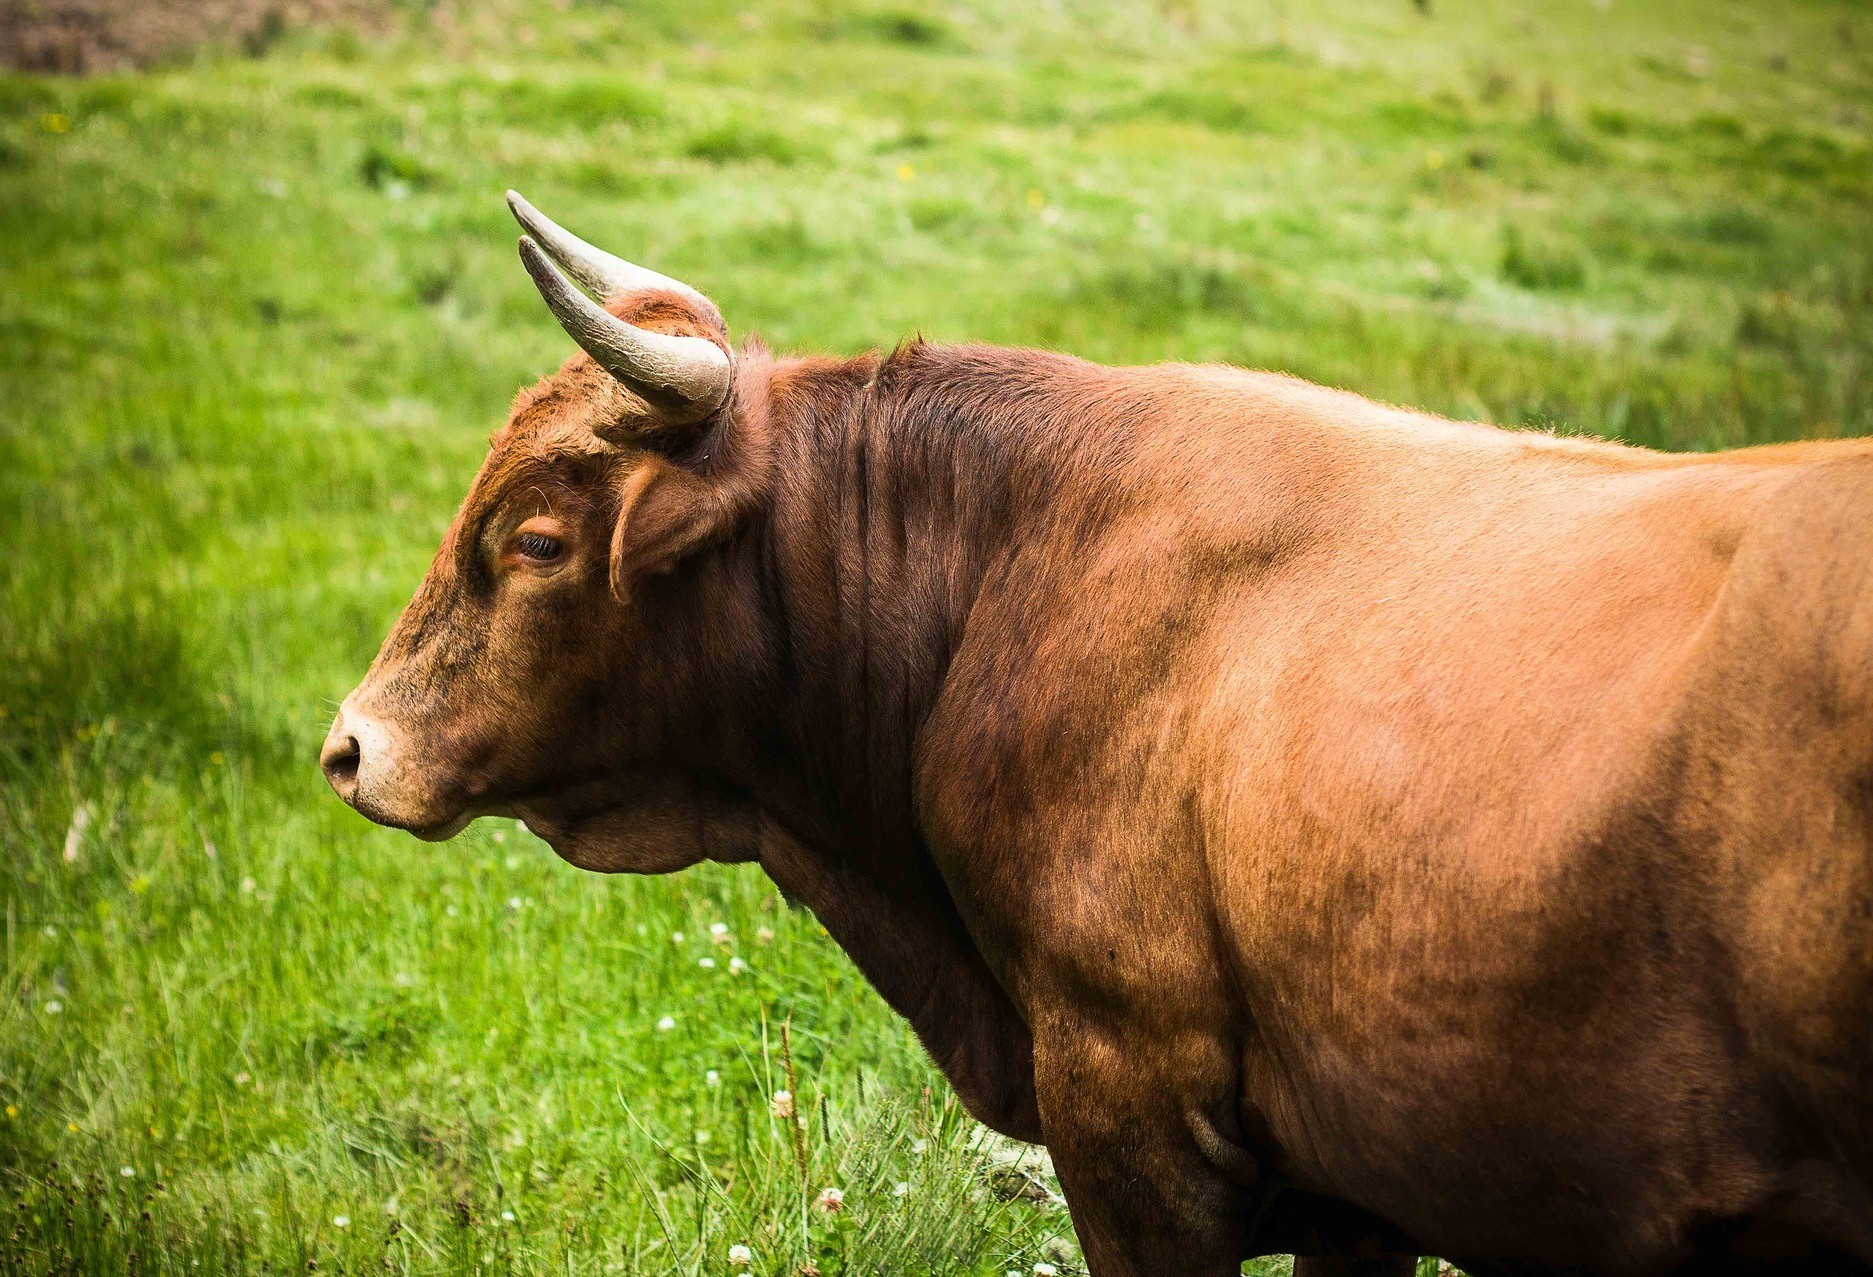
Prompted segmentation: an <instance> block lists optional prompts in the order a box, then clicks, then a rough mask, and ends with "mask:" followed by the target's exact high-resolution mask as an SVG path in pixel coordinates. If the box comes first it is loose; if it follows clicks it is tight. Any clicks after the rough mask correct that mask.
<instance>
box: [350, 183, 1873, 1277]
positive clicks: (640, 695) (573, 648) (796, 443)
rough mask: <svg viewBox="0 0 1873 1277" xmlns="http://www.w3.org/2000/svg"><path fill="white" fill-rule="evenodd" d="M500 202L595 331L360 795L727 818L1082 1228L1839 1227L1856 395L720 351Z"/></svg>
mask: <svg viewBox="0 0 1873 1277" xmlns="http://www.w3.org/2000/svg"><path fill="white" fill-rule="evenodd" d="M512 203H513V206H514V209H515V211H516V213H517V215H518V216H519V217H520V220H521V222H522V224H523V225H524V226H525V227H526V229H527V230H528V231H529V232H530V237H529V238H525V239H523V240H522V241H521V251H522V257H523V258H524V260H525V262H526V265H527V267H528V269H529V270H530V271H531V272H532V274H533V276H534V278H535V280H536V281H537V282H538V283H539V285H540V288H541V291H542V293H543V294H544V295H545V296H546V298H547V300H548V302H549V303H550V305H551V306H552V309H553V311H554V313H555V314H556V315H557V316H558V318H559V319H560V321H561V323H562V324H563V325H564V326H565V327H566V329H567V331H568V332H569V333H570V334H571V335H572V336H573V337H574V338H576V339H577V340H578V342H579V343H580V345H581V346H582V347H584V349H585V351H586V352H587V353H586V354H585V355H581V356H577V357H575V358H574V359H573V360H572V361H571V362H569V363H567V364H566V365H565V366H564V367H563V368H561V369H560V370H559V372H558V373H556V374H555V375H553V376H552V377H550V378H548V379H547V380H546V381H544V382H542V383H541V384H540V385H539V386H537V387H535V388H534V389H531V390H528V391H525V392H523V393H522V394H521V395H520V397H519V399H518V400H517V402H516V404H515V406H514V410H513V414H512V417H511V419H510V420H509V422H508V424H507V426H506V427H505V429H503V430H502V431H501V432H500V433H499V434H498V435H497V436H495V439H494V442H493V447H492V449H491V450H490V452H489V455H488V458H487V461H486V462H485V463H484V465H483V466H482V469H481V473H480V475H479V476H478V477H477V478H476V480H475V483H474V486H473V487H472V488H471V489H470V491H469V494H468V499H467V501H466V502H465V504H464V505H463V507H462V510H461V513H460V514H459V515H458V516H457V517H456V520H455V522H454V524H453V526H452V527H451V528H450V530H449V533H448V535H447V537H446V538H445V540H444V541H443V544H442V548H441V550H440V552H439V553H438V555H437V557H436V560H435V564H434V566H433V567H432V568H431V570H430V572H429V575H428V577H427V579H426V580H425V581H424V582H423V584H422V587H421V588H420V590H418V592H417V594H416V597H415V598H414V600H413V601H412V602H411V603H410V605H409V607H408V609H407V610H406V611H405V612H404V614H403V617H402V619H401V620H400V621H399V622H398V624H397V626H396V628H395V630H394V631H393V632H392V633H391V635H390V637H389V638H388V640H386V642H385V644H384V648H383V651H382V653H381V654H380V655H379V656H378V658H377V661H376V663H375V664H374V665H373V666H372V668H371V671H370V673H369V674H368V675H367V677H366V678H365V681H364V683H363V684H362V685H361V686H360V687H359V688H358V689H357V690H356V691H355V692H353V693H352V694H351V696H350V697H349V698H348V699H347V700H346V702H345V704H344V707H343V709H342V710H341V711H340V713H339V716H338V721H337V723H336V724H335V725H334V726H333V728H332V733H331V737H330V739H329V740H328V741H327V743H326V747H325V752H324V758H323V761H324V765H325V768H326V771H327V773H328V774H329V775H330V777H331V779H332V783H333V785H334V786H335V787H336V789H337V790H338V792H339V793H340V794H341V795H342V796H343V797H344V798H345V800H346V801H347V802H349V803H351V804H352V805H353V806H355V807H356V808H357V809H358V810H359V811H361V812H363V813H364V814H365V815H367V816H369V817H370V818H371V819H373V820H376V821H379V822H381V823H384V824H389V825H395V826H399V827H402V828H405V829H409V830H411V831H412V832H414V833H417V834H419V835H422V836H425V837H445V836H447V835H448V834H450V833H453V832H454V831H455V830H457V829H459V828H460V827H461V826H462V825H463V824H464V823H465V822H466V821H467V820H469V819H471V818H473V817H474V816H476V815H479V814H486V813H503V814H510V815H516V816H518V817H520V818H521V819H524V820H525V821H526V822H527V824H528V825H529V826H530V827H531V828H532V829H533V830H535V831H536V832H538V833H539V834H540V835H541V836H542V837H543V838H545V839H546V840H547V841H548V842H549V843H551V844H552V846H553V847H554V849H555V850H556V851H557V852H558V853H559V854H560V855H561V856H563V857H565V858H566V859H567V860H569V861H571V862H572V863H573V864H575V865H579V866H582V867H584V868H587V869H595V870H602V871H607V872H618V871H629V872H662V871H667V870H673V869H678V868H682V867H683V866H685V865H689V864H693V863H695V862H697V861H700V860H705V859H707V860H719V861H749V860H756V861H759V862H760V864H761V866H762V868H763V869H765V870H766V872H767V873H768V874H769V875H771V876H772V877H773V879H774V880H775V881H776V882H777V883H779V884H780V886H781V887H782V888H784V889H785V890H786V891H787V892H788V893H790V894H791V895H792V896H794V897H796V898H798V899H800V900H803V901H805V902H806V903H807V904H809V905H810V906H811V907H812V909H813V910H814V912H815V913H816V914H817V915H818V916H819V918H820V919H821V920H822V921H823V923H824V924H825V926H826V927H827V928H828V929H829V930H830V932H831V933H832V935H833V936H834V938H835V939H837V940H838V942H839V943H840V944H841V945H842V946H844V948H845V949H846V951H847V952H848V953H849V954H850V955H851V956H852V958H853V960H854V961H856V962H857V963H858V965H859V967H860V968H861V969H862V970H863V971H864V972H865V974H866V975H867V977H869V978H870V980H871V981H872V982H873V983H874V984H875V985H876V986H877V987H878V989H879V991H880V992H881V993H882V994H883V995H884V997H885V998H886V1000H887V1001H889V1002H890V1004H891V1005H892V1006H893V1007H895V1008H897V1009H898V1010H899V1011H900V1012H901V1013H902V1014H903V1015H905V1016H906V1017H907V1018H908V1019H909V1021H910V1023H911V1025H912V1026H913V1027H914V1028H915V1030H916V1031H917V1033H918V1035H919V1037H920V1038H921V1039H922V1040H923V1042H924V1044H925V1045H926V1046H927V1047H928V1048H929V1050H930V1052H931V1054H932V1055H933V1056H934V1057H935V1059H936V1061H937V1063H938V1064H940V1065H941V1066H942V1068H943V1070H944V1072H945V1073H946V1074H947V1075H948V1076H949V1078H950V1079H951V1081H952V1082H953V1083H954V1084H955V1087H956V1090H957V1092H958V1094H959V1095H960V1096H961V1097H962V1099H963V1101H964V1102H965V1103H966V1104H967V1105H968V1106H969V1108H970V1110H971V1111H972V1112H974V1113H975V1114H976V1115H977V1116H978V1117H980V1118H981V1120H982V1121H984V1122H986V1123H987V1124H988V1125H990V1126H992V1127H994V1128H995V1129H997V1130H999V1131H1003V1132H1006V1133H1007V1134H1009V1135H1012V1136H1015V1137H1016V1138H1019V1139H1024V1140H1033V1141H1044V1142H1045V1143H1046V1145H1047V1147H1048V1148H1049V1149H1050V1150H1052V1153H1053V1157H1054V1161H1055V1164H1056V1166H1057V1168H1058V1170H1059V1173H1060V1179H1061V1183H1062V1185H1063V1186H1064V1188H1065V1190H1066V1194H1067V1198H1068V1201H1069V1203H1070V1204H1071V1208H1072V1212H1073V1219H1074V1223H1075V1225H1076V1227H1077V1229H1078V1232H1079V1236H1080V1239H1081V1241H1082V1243H1083V1244H1084V1247H1085V1252H1086V1257H1087V1262H1088V1265H1089V1267H1090V1268H1091V1270H1092V1272H1093V1273H1094V1274H1097V1275H1098V1277H1120V1275H1121V1274H1140V1275H1142V1274H1151V1275H1154V1277H1155V1275H1158V1274H1170V1273H1188V1274H1204V1275H1215V1274H1225V1273H1231V1274H1233V1273H1235V1272H1237V1270H1238V1266H1239V1263H1240V1261H1241V1260H1242V1259H1243V1258H1244V1257H1245V1256H1250V1255H1256V1254H1262V1253H1275V1252H1282V1253H1288V1252H1292V1253H1297V1254H1300V1255H1303V1256H1309V1257H1313V1258H1310V1259H1309V1260H1308V1261H1307V1262H1306V1263H1305V1264H1304V1267H1305V1268H1308V1269H1311V1270H1312V1271H1314V1272H1316V1273H1320V1272H1331V1271H1345V1270H1347V1269H1350V1268H1362V1269H1367V1270H1374V1271H1382V1272H1390V1271H1393V1270H1395V1269H1397V1268H1399V1267H1401V1266H1404V1265H1408V1262H1409V1261H1408V1259H1406V1258H1405V1257H1407V1256H1410V1255H1415V1254H1418V1253H1426V1254H1436V1255H1442V1256H1447V1257H1449V1258H1450V1259H1452V1260H1453V1261H1455V1262H1457V1263H1459V1264H1461V1265H1463V1266H1464V1267H1466V1268H1469V1269H1471V1270H1473V1271H1476V1272H1479V1273H1500V1274H1534V1273H1605V1274H1633V1275H1639V1274H1655V1273H1666V1272H1730V1271H1737V1272H1743V1271H1759V1270H1762V1271H1767V1270H1772V1269H1777V1268H1786V1269H1788V1270H1789V1271H1801V1272H1842V1273H1849V1272H1851V1273H1866V1272H1869V1271H1873V447H1869V445H1868V444H1866V443H1863V442H1849V443H1826V444H1820V443H1817V444H1804V445H1795V446H1788V447H1778V448H1764V449H1754V450H1750V451H1745V452H1737V453H1731V454H1726V455H1718V456H1665V455H1660V454H1657V453H1652V452H1646V451H1642V450H1638V449H1633V448H1626V447H1619V446H1615V445H1611V444H1606V443H1600V442H1593V441H1587V440H1581V439H1559V438H1552V437H1549V436H1546V435H1540V434H1529V433H1515V432H1508V431H1503V430H1498V429H1494V428H1492V427H1488V426H1482V425H1470V424H1461V423H1457V422H1452V421H1445V420H1440V419H1438V418H1434V417H1428V416H1423V415H1420V414H1417V413H1411V412H1404V411H1400V410H1397V409H1393V408H1388V407H1384V406H1381V405H1378V404H1374V403H1371V402H1369V401H1367V400H1365V399H1361V398H1358V397H1356V396H1354V395H1350V394H1343V393H1339V392H1336V391H1331V390H1324V389H1321V388H1319V387H1315V386H1311V385H1307V384H1305V383H1303V382H1299V381H1295V380H1292V379H1290V378H1287V377H1281V376H1274V375H1270V374H1266V373H1252V372H1240V371H1236V370H1234V369H1228V368H1217V367H1189V366H1164V367H1155V368H1125V369H1111V368H1102V367H1098V366H1095V365H1092V364H1087V363H1082V362H1080V361H1078V360H1075V359H1070V358H1067V357H1065V356H1061V355H1053V354H1043V353H1039V352H1035V351H1022V350H1000V349H992V348H984V347H938V346H930V345H925V344H922V343H916V344H912V345H909V346H905V347H902V348H900V349H898V350H896V351H895V352H893V353H892V354H890V355H888V356H884V357H879V356H877V355H863V356H860V357H858V358H855V359H793V358H785V359H783V358H777V357H774V356H772V355H770V354H769V353H768V352H767V350H766V349H764V348H763V347H762V346H760V345H759V344H758V343H750V344H748V345H745V346H743V347H742V348H741V349H740V350H739V351H732V350H731V347H730V345H729V342H728V336H727V331H726V329H725V327H724V325H723V323H722V320H721V317H720V315H719V314H718V312H717V311H716V308H715V307H714V306H713V305H712V304H710V303H709V301H708V300H707V299H706V298H704V297H703V296H702V295H701V294H699V293H696V292H695V291H694V290H692V289H690V288H688V287H687V286H685V285H681V284H678V283H677V282H675V281H673V280H669V279H666V278H664V277H663V276H660V275H656V274H655V273H653V272H649V271H646V270H644V269H643V268H641V267H635V266H632V265H630V264H628V263H625V262H622V261H620V260H618V259H617V258H613V257H610V256H609V255H607V254H604V253H602V252H599V251H598V250H596V249H593V248H592V247H591V246H590V245H587V244H585V243H584V242H582V241H580V240H577V239H575V238H573V237H572V236H570V235H568V234H567V233H566V232H564V231H562V230H560V228H558V227H556V226H554V225H553V224H552V223H551V222H549V221H547V220H546V219H545V218H543V217H541V216H540V215H539V214H538V213H536V212H535V211H534V210H533V209H532V208H531V207H530V206H528V205H527V204H526V203H525V202H524V201H521V200H519V199H518V197H514V198H513V199H512ZM549 256H550V259H551V260H549ZM555 261H556V262H557V263H558V264H559V267H560V268H561V269H563V271H564V272H565V273H564V274H562V273H561V269H556V268H555V266H554V265H553V262H555ZM567 276H570V277H571V281H573V282H576V283H577V284H579V285H583V286H584V288H585V289H587V290H590V291H591V292H593V293H595V294H597V295H598V296H600V297H601V298H603V299H604V300H605V305H604V306H603V307H601V306H599V305H596V304H594V303H593V302H592V301H590V300H588V299H587V298H586V296H585V295H584V293H583V292H581V291H580V289H579V288H577V287H574V283H573V282H569V281H568V279H567Z"/></svg>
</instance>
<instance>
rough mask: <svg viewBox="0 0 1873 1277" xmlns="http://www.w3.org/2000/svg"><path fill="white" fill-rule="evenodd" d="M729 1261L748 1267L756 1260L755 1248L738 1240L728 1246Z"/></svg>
mask: <svg viewBox="0 0 1873 1277" xmlns="http://www.w3.org/2000/svg"><path fill="white" fill-rule="evenodd" d="M728 1262H729V1263H731V1264H740V1265H742V1266H743V1267H746V1266H747V1265H749V1264H752V1263H753V1262H754V1249H753V1247H751V1246H748V1245H747V1244H745V1243H743V1242H736V1243H735V1244H734V1245H733V1246H730V1247H729V1248H728Z"/></svg>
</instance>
